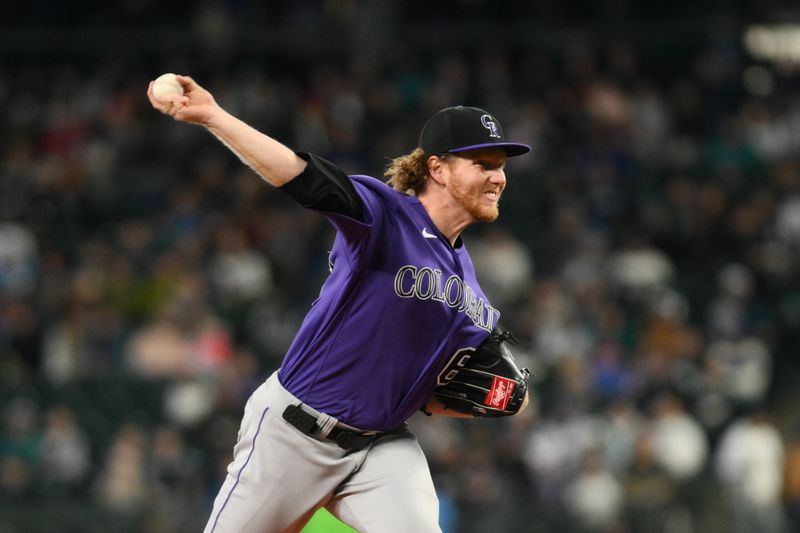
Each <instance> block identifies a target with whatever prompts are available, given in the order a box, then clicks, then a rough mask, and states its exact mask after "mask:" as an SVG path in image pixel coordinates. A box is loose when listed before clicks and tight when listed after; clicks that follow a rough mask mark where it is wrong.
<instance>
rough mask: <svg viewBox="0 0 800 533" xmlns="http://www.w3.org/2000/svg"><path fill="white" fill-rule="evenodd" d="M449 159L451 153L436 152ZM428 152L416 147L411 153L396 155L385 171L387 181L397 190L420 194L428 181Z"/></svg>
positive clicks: (439, 155)
mask: <svg viewBox="0 0 800 533" xmlns="http://www.w3.org/2000/svg"><path fill="white" fill-rule="evenodd" d="M436 155H437V157H439V158H440V159H447V158H448V156H449V155H450V154H436ZM428 157H430V156H429V155H428V154H426V153H425V151H424V150H423V149H422V148H414V150H412V151H411V152H410V153H408V154H406V155H401V156H400V157H395V158H394V159H392V160H391V161H390V162H389V165H388V166H387V167H386V171H385V172H384V173H383V175H384V177H386V178H387V181H386V183H387V184H388V185H389V186H390V187H392V188H393V189H394V190H396V191H400V192H403V193H406V194H410V195H414V196H416V195H418V194H419V193H420V192H422V190H423V189H424V188H425V184H426V183H428Z"/></svg>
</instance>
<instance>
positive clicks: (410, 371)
mask: <svg viewBox="0 0 800 533" xmlns="http://www.w3.org/2000/svg"><path fill="white" fill-rule="evenodd" d="M351 180H352V181H353V184H354V186H355V188H356V191H357V192H358V194H359V196H360V197H361V199H362V200H363V203H364V222H361V221H358V220H354V219H352V218H349V217H347V216H344V215H340V214H336V213H328V212H326V213H324V214H325V215H326V216H327V217H328V218H329V219H330V221H331V222H332V223H333V225H334V226H335V228H336V229H337V234H336V240H335V242H334V245H333V250H332V252H331V264H332V266H333V268H332V271H331V274H330V276H329V277H328V279H327V280H326V281H325V283H324V285H323V286H322V290H321V292H320V295H319V297H318V298H317V300H316V301H314V303H313V304H312V307H311V310H310V311H309V313H308V315H307V316H306V318H305V320H304V321H303V324H302V326H301V327H300V330H299V331H298V333H297V336H296V337H295V339H294V341H293V342H292V345H291V347H290V348H289V351H288V353H287V355H286V358H285V359H284V361H283V363H282V365H281V369H280V373H279V378H280V381H281V383H282V384H283V385H284V387H286V389H287V390H289V391H290V392H291V393H292V394H294V395H295V396H297V397H298V398H300V399H301V400H303V401H304V402H306V403H307V404H308V405H310V406H311V407H313V408H315V409H317V410H319V411H322V412H325V413H328V414H329V415H332V416H335V417H336V418H338V419H339V420H340V421H341V422H344V423H345V424H349V425H351V426H354V427H357V428H361V429H371V430H388V429H391V428H394V427H397V426H399V425H400V424H402V423H403V422H404V421H405V420H406V419H408V418H409V417H410V416H411V415H413V414H414V413H415V412H416V411H417V410H419V409H420V408H421V407H422V406H423V405H424V404H425V401H426V400H427V399H428V397H429V396H430V393H431V391H432V389H433V387H434V385H435V383H436V379H437V375H438V374H439V372H440V371H441V370H442V368H443V367H444V366H445V365H446V364H448V362H449V361H450V360H451V359H453V357H454V356H455V355H456V354H457V353H458V352H459V350H461V349H463V348H474V347H476V346H478V345H479V344H480V343H481V341H483V340H484V339H485V338H486V336H487V335H488V334H489V332H490V331H491V330H492V328H493V327H494V326H495V324H496V323H497V320H498V318H499V315H500V313H499V312H498V311H497V310H496V309H494V308H493V307H492V306H491V305H490V304H489V301H488V300H487V298H486V296H485V295H484V294H483V292H482V291H481V288H480V286H479V285H478V282H477V280H476V278H475V270H474V268H473V266H472V261H471V259H470V257H469V254H468V253H467V250H466V248H465V247H464V246H463V245H462V246H459V247H457V248H455V249H454V248H453V247H451V246H450V243H449V241H448V240H447V239H446V238H445V237H444V236H443V235H442V234H441V233H439V230H438V229H437V228H436V226H435V225H434V224H433V222H432V221H431V219H430V217H429V216H428V213H427V212H426V211H425V208H424V207H423V206H422V204H421V203H420V201H419V200H418V199H417V198H416V197H413V196H407V195H405V194H402V193H400V192H397V191H395V190H393V189H391V188H390V187H389V186H388V185H386V184H384V183H383V182H381V181H379V180H377V179H375V178H371V177H369V176H351Z"/></svg>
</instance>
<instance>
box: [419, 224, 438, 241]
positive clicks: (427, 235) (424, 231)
mask: <svg viewBox="0 0 800 533" xmlns="http://www.w3.org/2000/svg"><path fill="white" fill-rule="evenodd" d="M422 236H423V237H425V238H426V239H438V237H437V236H436V235H434V234H433V233H428V227H427V226H425V227H424V228H422Z"/></svg>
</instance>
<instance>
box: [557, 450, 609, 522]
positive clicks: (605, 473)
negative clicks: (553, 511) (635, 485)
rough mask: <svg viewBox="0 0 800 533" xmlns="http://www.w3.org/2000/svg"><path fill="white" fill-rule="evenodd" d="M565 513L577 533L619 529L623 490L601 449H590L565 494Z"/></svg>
mask: <svg viewBox="0 0 800 533" xmlns="http://www.w3.org/2000/svg"><path fill="white" fill-rule="evenodd" d="M564 495H565V503H566V507H567V510H568V511H569V512H570V513H571V514H572V515H573V516H574V517H575V518H576V522H577V524H578V527H579V531H597V532H613V531H617V530H619V529H620V527H621V523H620V515H621V510H622V506H623V502H624V494H623V491H622V487H621V486H620V484H619V482H618V481H617V479H616V478H615V477H614V476H613V475H612V474H611V472H610V471H609V470H608V468H607V467H606V466H605V462H604V460H603V455H602V453H601V452H600V450H596V449H593V450H589V452H587V454H586V456H585V457H584V459H583V465H582V467H581V470H580V472H579V473H578V475H577V477H576V478H575V480H574V481H572V483H570V484H569V485H568V486H567V488H566V490H565V492H564Z"/></svg>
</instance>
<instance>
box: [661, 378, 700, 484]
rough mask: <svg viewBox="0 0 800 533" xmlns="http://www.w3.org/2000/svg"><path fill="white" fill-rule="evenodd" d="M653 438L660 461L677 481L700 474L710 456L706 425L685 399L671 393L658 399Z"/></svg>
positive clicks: (686, 479)
mask: <svg viewBox="0 0 800 533" xmlns="http://www.w3.org/2000/svg"><path fill="white" fill-rule="evenodd" d="M654 415H655V419H654V420H653V425H652V428H651V429H650V432H649V434H650V439H651V442H652V445H653V453H654V455H655V459H656V461H657V462H658V464H659V465H661V466H662V467H663V468H664V469H665V471H666V472H667V473H668V474H669V475H670V476H671V477H672V478H673V479H675V480H677V481H688V480H691V479H692V478H694V477H695V476H697V475H698V474H700V472H701V470H702V469H703V467H704V466H705V464H706V459H707V456H708V441H707V439H706V436H705V434H704V433H703V428H702V427H701V426H700V424H698V423H697V421H696V420H694V418H693V417H692V416H691V415H690V414H689V413H687V412H686V410H685V409H684V406H683V402H682V401H681V400H680V399H679V398H678V397H677V396H674V395H672V394H669V393H667V394H664V395H663V396H661V397H660V398H658V399H657V400H656V401H655V405H654Z"/></svg>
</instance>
